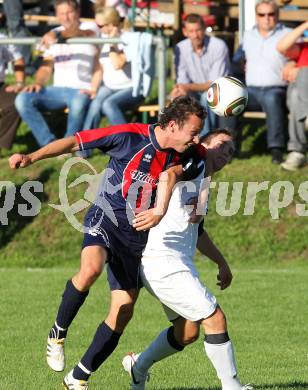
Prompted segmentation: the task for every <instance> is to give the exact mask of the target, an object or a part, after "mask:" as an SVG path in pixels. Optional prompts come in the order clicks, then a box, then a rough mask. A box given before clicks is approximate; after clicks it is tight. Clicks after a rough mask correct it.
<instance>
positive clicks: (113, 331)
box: [64, 289, 139, 389]
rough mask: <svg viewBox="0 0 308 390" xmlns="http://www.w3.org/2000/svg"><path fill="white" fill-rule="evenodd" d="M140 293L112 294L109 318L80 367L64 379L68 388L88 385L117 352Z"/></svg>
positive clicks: (124, 292) (98, 331) (103, 323)
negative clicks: (94, 374)
mask: <svg viewBox="0 0 308 390" xmlns="http://www.w3.org/2000/svg"><path fill="white" fill-rule="evenodd" d="M138 293H139V290H137V289H131V290H128V291H124V290H114V291H112V292H111V305H110V310H109V313H108V315H107V318H106V319H105V321H104V322H102V323H101V324H100V325H99V326H98V328H97V330H96V333H95V335H94V338H93V340H92V343H91V344H90V346H89V348H88V350H87V352H86V353H85V354H84V355H83V357H82V358H81V360H80V362H79V363H78V365H77V366H75V367H74V368H73V370H72V371H71V372H70V373H69V374H68V375H67V376H66V377H65V378H64V385H66V386H67V388H69V389H74V388H75V387H72V386H73V385H74V384H78V383H80V382H81V383H86V382H87V381H88V379H89V377H90V375H91V374H92V373H93V372H94V371H96V370H97V369H98V368H99V367H100V365H101V364H103V362H104V361H105V360H106V359H107V358H108V357H109V356H110V355H111V354H112V352H113V351H114V350H115V348H116V347H117V345H118V342H119V339H120V337H121V335H122V333H123V331H124V329H125V327H126V325H127V324H128V322H129V321H130V319H131V318H132V316H133V311H134V304H135V302H136V300H137V298H138ZM69 385H71V387H69Z"/></svg>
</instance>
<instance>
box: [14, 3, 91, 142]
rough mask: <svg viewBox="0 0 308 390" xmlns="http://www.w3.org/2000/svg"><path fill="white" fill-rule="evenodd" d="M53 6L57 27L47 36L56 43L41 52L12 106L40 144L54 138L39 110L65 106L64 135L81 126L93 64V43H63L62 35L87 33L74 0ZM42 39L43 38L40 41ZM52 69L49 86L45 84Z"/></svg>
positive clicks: (52, 109)
mask: <svg viewBox="0 0 308 390" xmlns="http://www.w3.org/2000/svg"><path fill="white" fill-rule="evenodd" d="M55 7H56V16H57V18H58V19H59V21H60V24H61V26H60V27H59V28H57V29H56V30H54V31H52V32H51V33H48V34H47V37H49V38H50V37H53V36H55V37H56V38H57V39H58V43H55V44H52V45H51V46H50V47H49V49H47V50H46V51H45V52H44V53H43V63H42V65H41V67H40V68H39V69H38V71H37V72H36V75H35V83H34V84H33V85H30V86H27V87H26V88H24V90H23V92H22V93H20V94H19V95H18V96H17V98H16V108H17V110H18V112H19V114H20V116H21V117H22V119H23V120H24V121H25V122H26V123H27V125H28V126H29V127H30V129H31V130H32V133H33V135H34V137H35V139H36V140H37V143H38V144H39V145H40V146H44V145H46V144H48V143H50V142H51V141H53V140H54V139H55V136H54V134H53V133H52V132H51V131H50V129H49V127H48V125H47V123H46V121H45V119H44V118H43V115H42V113H41V111H54V110H63V109H65V108H68V109H69V113H68V120H67V129H66V133H65V136H70V135H73V134H75V133H76V131H78V130H80V129H82V125H83V122H84V118H85V114H86V110H87V107H88V104H89V102H90V99H91V96H92V94H93V91H91V79H92V75H93V73H94V70H95V66H96V64H97V49H96V47H95V46H93V45H89V44H73V45H69V44H66V43H65V39H64V37H65V38H66V37H74V36H75V37H76V36H82V35H86V34H84V33H85V32H86V33H88V28H89V23H80V19H79V3H78V2H77V0H56V4H55ZM93 34H94V32H93ZM46 42H47V38H46V37H45V38H44V43H45V44H46ZM53 70H54V72H53ZM52 72H53V86H46V85H47V83H48V81H49V79H50V77H51V75H52Z"/></svg>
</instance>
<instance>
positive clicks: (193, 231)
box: [142, 169, 204, 274]
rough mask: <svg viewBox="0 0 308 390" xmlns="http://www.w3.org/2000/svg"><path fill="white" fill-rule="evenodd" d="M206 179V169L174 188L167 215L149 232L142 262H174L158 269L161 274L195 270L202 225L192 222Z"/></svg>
mask: <svg viewBox="0 0 308 390" xmlns="http://www.w3.org/2000/svg"><path fill="white" fill-rule="evenodd" d="M203 178H204V169H203V170H202V172H201V174H200V175H199V176H198V177H197V178H196V179H195V180H192V181H187V182H180V183H178V184H177V185H176V186H175V187H174V190H173V194H172V196H171V199H170V203H169V207H168V211H167V213H166V215H165V216H164V217H163V218H162V220H161V221H160V223H159V224H158V225H157V226H155V227H154V228H152V229H150V232H149V237H148V241H147V245H146V247H145V249H144V251H143V258H142V262H144V261H149V262H150V261H151V260H153V259H157V258H166V257H168V258H169V259H171V260H170V261H168V262H166V267H164V269H163V270H157V272H159V273H164V274H169V273H172V272H175V271H179V270H187V269H192V268H193V258H194V254H195V251H196V244H197V240H198V227H199V223H192V222H190V218H191V213H192V210H193V208H194V207H195V208H196V206H197V204H196V202H197V201H198V200H199V203H198V205H199V204H200V193H201V192H203V190H202V191H200V190H201V183H202V179H203ZM200 211H201V210H200ZM154 263H155V261H154V262H153V267H154V268H155V264H154ZM169 268H170V269H169Z"/></svg>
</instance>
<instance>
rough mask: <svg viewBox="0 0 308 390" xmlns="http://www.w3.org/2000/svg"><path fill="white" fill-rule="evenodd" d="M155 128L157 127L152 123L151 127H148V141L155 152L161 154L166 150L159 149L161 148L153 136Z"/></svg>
mask: <svg viewBox="0 0 308 390" xmlns="http://www.w3.org/2000/svg"><path fill="white" fill-rule="evenodd" d="M156 126H158V124H157V123H154V124H153V125H150V126H149V137H150V141H151V143H152V145H153V146H154V148H155V149H156V150H158V151H160V152H162V151H164V150H166V149H163V148H161V146H160V145H159V143H158V142H157V139H156V136H155V131H154V129H155V127H156Z"/></svg>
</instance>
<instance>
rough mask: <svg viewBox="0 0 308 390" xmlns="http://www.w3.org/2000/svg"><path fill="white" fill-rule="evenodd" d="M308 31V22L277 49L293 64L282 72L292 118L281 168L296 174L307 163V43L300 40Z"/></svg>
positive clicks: (301, 25) (285, 37) (282, 40)
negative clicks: (285, 153)
mask: <svg viewBox="0 0 308 390" xmlns="http://www.w3.org/2000/svg"><path fill="white" fill-rule="evenodd" d="M307 29H308V21H306V22H304V23H302V24H300V25H299V26H298V27H296V28H295V29H294V30H292V31H291V32H289V33H288V34H287V35H285V36H284V37H283V38H282V39H281V40H280V41H279V42H278V45H277V49H278V51H279V52H280V53H281V54H283V55H285V56H286V57H288V58H290V59H291V60H293V61H292V62H290V63H288V64H287V65H286V66H285V67H284V70H283V77H284V79H285V80H287V81H288V82H289V86H288V95H287V104H288V108H289V111H290V114H289V142H288V151H289V154H288V157H287V159H286V161H285V162H283V163H282V164H281V166H282V168H284V169H286V170H289V171H295V170H296V169H298V168H300V167H302V166H303V165H305V164H306V163H307V158H306V151H307V138H306V133H305V120H306V118H307V116H308V42H300V41H299V38H300V37H301V35H302V34H303V33H304V31H305V30H307Z"/></svg>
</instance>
